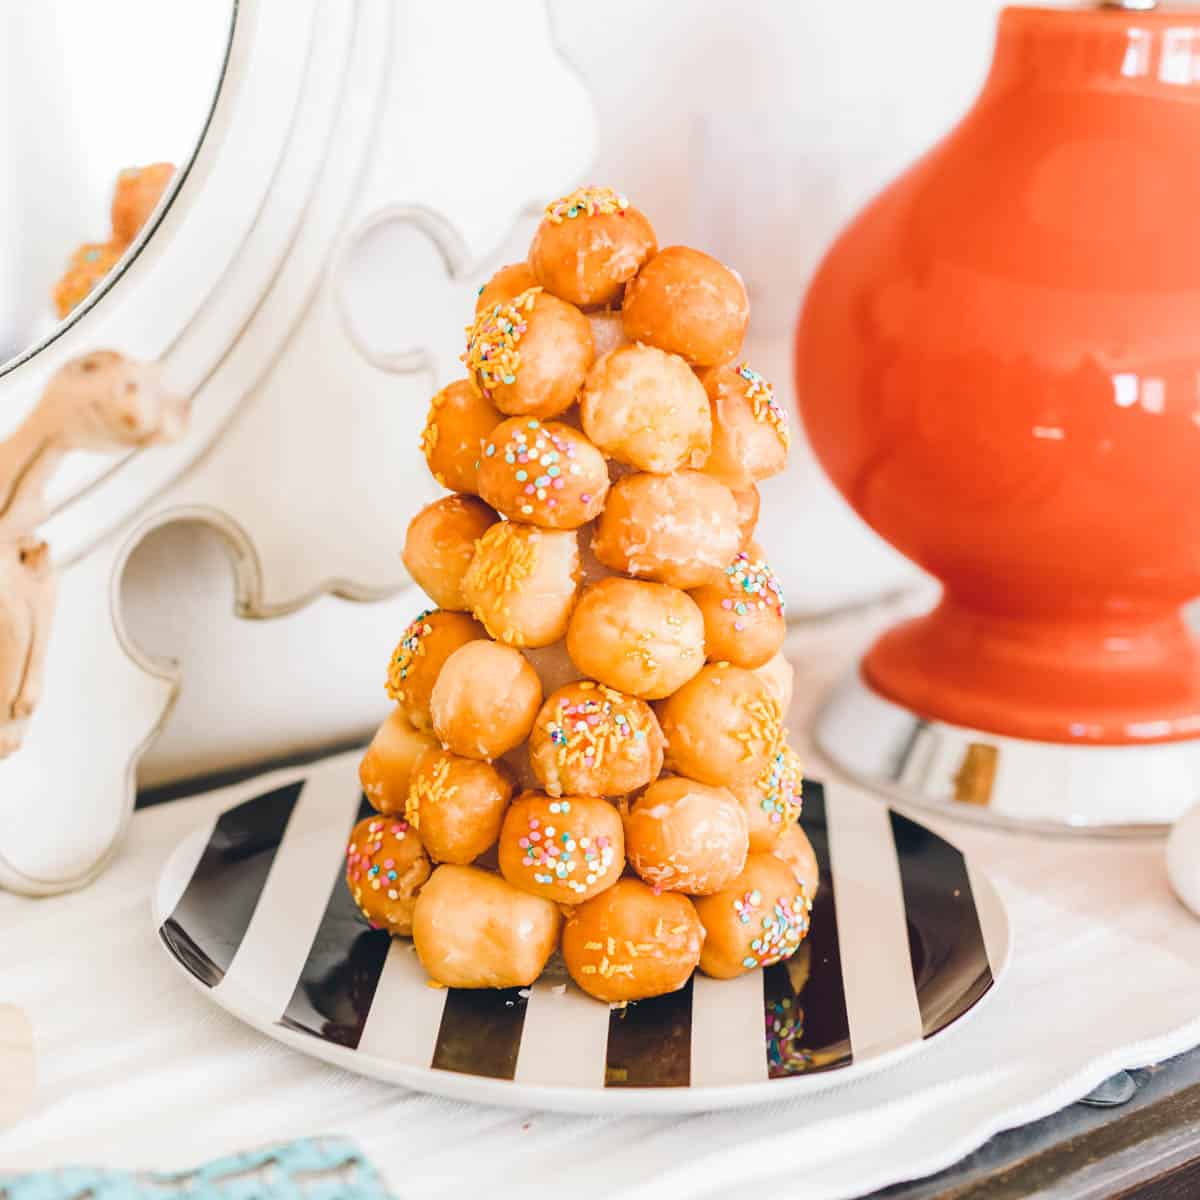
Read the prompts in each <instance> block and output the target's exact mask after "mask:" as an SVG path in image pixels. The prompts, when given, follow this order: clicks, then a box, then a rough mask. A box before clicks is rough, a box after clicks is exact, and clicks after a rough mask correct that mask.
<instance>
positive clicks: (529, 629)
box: [463, 521, 580, 646]
mask: <svg viewBox="0 0 1200 1200" xmlns="http://www.w3.org/2000/svg"><path fill="white" fill-rule="evenodd" d="M579 575H580V564H579V542H578V540H577V539H576V537H575V534H574V533H573V532H571V531H569V530H556V529H537V528H535V527H534V526H532V525H519V524H517V523H516V522H515V521H501V522H498V523H497V524H495V525H493V526H492V527H491V528H490V529H489V530H488V531H487V532H486V533H485V534H484V535H483V536H482V537H481V538H480V539H479V541H478V542H477V543H476V546H475V555H474V557H473V558H472V559H471V565H470V566H469V567H468V568H467V573H466V575H464V576H463V598H464V599H465V600H466V602H467V603H468V604H469V605H470V606H471V611H472V612H473V613H474V614H475V616H476V617H478V618H479V620H480V621H482V622H483V624H484V626H485V627H486V629H487V631H488V633H490V634H491V635H492V637H494V638H496V640H497V641H501V642H505V643H506V644H508V645H511V646H549V645H550V644H551V643H552V642H556V641H558V640H559V638H561V637H562V636H563V634H565V633H566V631H567V622H568V621H569V620H570V617H571V610H572V609H573V608H574V607H575V597H576V594H577V592H578V590H579Z"/></svg>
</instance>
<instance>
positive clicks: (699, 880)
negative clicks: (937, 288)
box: [347, 187, 817, 1004]
mask: <svg viewBox="0 0 1200 1200" xmlns="http://www.w3.org/2000/svg"><path fill="white" fill-rule="evenodd" d="M748 320H749V304H748V301H747V297H746V291H745V288H744V287H743V285H742V282H741V279H740V278H739V277H738V276H737V275H736V274H735V273H734V272H733V271H731V270H729V268H727V267H725V266H723V265H722V264H721V263H719V262H717V261H716V260H715V259H713V258H711V257H709V256H708V255H706V254H703V253H701V252H700V251H699V250H693V249H691V248H689V247H686V246H669V247H667V248H665V249H662V250H660V249H659V248H658V245H657V241H656V238H655V234H654V230H653V228H652V227H651V225H650V222H649V221H648V220H647V219H646V217H645V216H643V214H642V213H640V212H639V211H638V210H637V209H636V208H633V207H631V206H630V204H629V202H628V201H627V200H626V198H625V197H624V196H622V195H620V194H619V193H617V192H615V191H613V190H612V189H610V188H602V187H587V188H582V189H580V190H578V191H576V192H573V193H572V194H571V195H569V196H566V197H564V198H562V199H560V200H556V201H554V202H553V203H551V204H549V205H548V206H547V207H546V210H545V216H544V219H543V220H542V222H541V224H540V225H539V227H538V229H537V232H536V234H535V236H534V238H533V242H532V245H531V246H530V250H529V257H528V260H527V261H526V262H523V263H515V264H513V265H511V266H506V267H504V268H503V269H501V270H500V271H498V272H497V273H496V275H495V276H494V277H493V278H492V279H491V280H490V281H489V282H488V283H487V285H486V286H485V287H483V288H482V289H481V290H480V293H479V297H478V301H477V304H476V310H475V319H474V321H473V323H472V324H471V325H470V326H469V327H468V329H467V346H466V351H465V353H464V354H463V356H462V360H463V363H464V364H465V367H466V371H467V375H466V378H464V379H461V380H459V381H457V382H455V383H451V384H450V385H449V386H448V387H446V388H444V389H443V390H442V391H440V392H438V394H437V395H436V396H434V397H433V400H432V402H431V404H430V408H429V415H428V419H427V421H426V424H425V427H424V431H423V433H422V435H421V449H422V452H423V453H424V455H425V459H426V462H427V463H428V465H429V469H430V471H431V472H432V473H433V476H434V478H435V479H436V480H437V481H438V483H439V484H441V485H442V486H443V487H444V488H446V489H447V491H448V492H449V493H450V494H449V495H447V496H445V497H444V498H443V499H440V500H437V501H435V502H434V503H432V504H430V505H429V506H428V507H426V508H425V509H423V510H422V511H421V512H419V513H418V514H417V515H416V516H415V517H414V518H413V520H412V523H411V524H410V526H409V529H408V534H407V538H406V541H405V546H404V563H405V565H406V567H407V568H408V570H409V572H410V573H411V575H412V577H413V579H415V580H416V581H417V583H418V584H420V586H421V587H422V588H423V589H424V591H425V592H426V593H427V595H428V596H429V597H430V598H431V599H432V600H433V602H434V603H435V604H436V605H437V606H438V607H437V608H436V609H434V610H432V611H428V612H423V613H421V614H420V615H418V616H417V618H416V619H415V620H414V621H413V622H412V624H410V625H409V626H408V628H407V629H406V630H405V631H404V635H403V637H402V638H401V639H400V644H399V645H398V646H397V648H396V651H395V653H394V655H393V656H392V659H391V661H390V663H389V667H388V677H387V690H388V694H389V695H390V696H391V698H392V699H393V700H394V701H395V702H396V708H395V710H394V711H393V712H392V714H391V715H390V716H389V717H388V719H387V720H386V721H385V722H384V724H383V725H382V726H381V727H380V729H379V731H378V732H377V734H376V735H375V738H374V740H373V741H372V743H371V745H370V747H369V749H368V750H367V752H366V755H365V757H364V758H363V761H362V766H361V771H360V775H361V779H362V785H363V789H364V792H365V794H366V796H367V798H368V800H369V801H370V803H371V804H372V805H373V807H374V808H375V809H376V810H377V813H378V815H377V816H373V817H370V818H368V819H367V820H364V821H362V822H361V823H360V824H359V825H358V826H356V828H355V829H354V832H353V834H352V836H351V839H350V845H349V848H348V851H347V882H348V885H349V887H350V890H351V893H352V894H353V896H354V899H355V901H356V903H357V904H358V906H359V908H360V909H361V911H362V913H363V914H364V916H365V917H366V918H367V920H368V921H370V922H371V923H372V924H373V925H375V926H377V927H380V928H384V929H387V930H389V931H390V932H391V933H393V934H395V935H398V936H412V938H413V940H414V943H415V947H416V952H417V955H418V956H419V958H420V961H421V963H422V965H423V967H424V968H425V970H426V971H427V972H428V973H429V975H430V976H431V978H432V979H433V980H434V981H435V982H436V983H439V984H443V985H445V986H447V987H460V988H480V987H522V986H528V985H529V984H531V983H533V981H534V980H535V979H536V978H537V977H538V975H539V974H540V973H541V972H542V970H543V968H544V967H545V965H546V962H547V960H548V959H549V958H550V956H551V955H552V954H553V953H554V952H555V951H556V950H561V953H562V957H563V960H564V963H565V965H566V969H567V970H568V972H569V973H570V976H571V978H572V979H573V980H574V981H575V983H576V984H578V986H579V987H580V988H581V989H582V990H583V991H585V992H587V993H588V994H589V995H591V996H594V997H596V998H597V999H599V1000H602V1001H606V1002H608V1003H615V1004H620V1003H625V1002H628V1001H631V1000H639V999H644V998H647V997H650V996H656V995H661V994H663V993H666V992H670V991H673V990H675V989H677V988H679V987H682V986H683V985H684V984H685V983H686V982H687V980H688V978H689V977H690V976H691V974H692V972H693V971H694V970H695V969H696V968H697V967H698V968H699V969H700V970H701V971H703V972H705V973H706V974H708V975H711V976H714V977H717V978H722V979H725V978H733V977H735V976H738V975H741V974H744V973H745V972H747V971H752V970H755V969H757V968H759V967H763V966H768V965H770V964H771V963H775V962H778V961H780V960H782V959H785V958H787V957H789V956H790V955H791V954H793V953H794V952H795V951H796V949H797V948H798V947H799V945H800V943H801V941H802V940H803V938H804V937H805V935H806V934H807V932H808V924H809V914H810V910H811V907H812V898H813V895H814V893H815V889H816V887H817V871H816V862H815V858H814V856H813V853H812V848H811V846H810V845H809V844H808V841H807V839H806V837H805V835H804V832H803V830H802V829H801V828H800V826H799V825H798V824H797V820H796V818H797V817H798V815H799V810H800V802H801V768H800V763H799V761H798V759H797V757H796V755H795V753H794V752H793V751H792V749H791V747H789V745H788V744H787V741H786V739H785V735H784V722H783V717H784V713H785V711H786V709H787V705H788V702H789V700H790V693H791V687H792V671H791V667H790V666H789V665H788V663H787V661H786V660H785V659H784V657H783V655H782V653H781V647H782V645H783V640H784V633H785V626H784V610H783V597H782V595H781V593H780V589H779V584H778V582H777V580H776V578H775V575H774V574H773V573H772V571H771V569H770V567H769V566H768V565H767V562H766V560H765V558H764V556H763V552H762V550H761V549H760V547H759V546H758V545H757V544H756V543H755V542H754V540H753V538H754V528H755V523H756V520H757V517H758V507H759V497H758V492H757V489H756V484H757V483H758V481H759V480H761V479H764V478H766V477H767V476H769V475H773V474H775V473H776V472H778V471H779V470H781V469H782V468H783V465H784V463H785V461H786V458H787V450H788V428H787V421H786V418H785V416H784V413H783V411H782V409H781V408H780V406H779V404H778V403H777V402H776V399H775V394H774V391H773V390H772V388H771V385H770V384H769V383H768V382H767V381H766V380H765V379H763V378H762V376H761V375H759V374H758V373H757V372H756V371H754V370H752V369H751V368H750V367H749V366H748V365H746V364H745V363H744V362H738V361H737V360H738V356H739V353H740V351H741V347H742V341H743V338H744V336H745V332H746V326H747V322H748Z"/></svg>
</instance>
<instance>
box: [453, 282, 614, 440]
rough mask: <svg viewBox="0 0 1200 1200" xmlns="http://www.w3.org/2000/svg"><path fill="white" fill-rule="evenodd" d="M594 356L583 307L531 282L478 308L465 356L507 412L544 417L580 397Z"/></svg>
mask: <svg viewBox="0 0 1200 1200" xmlns="http://www.w3.org/2000/svg"><path fill="white" fill-rule="evenodd" d="M594 357H595V352H594V349H593V345H592V330H591V326H590V325H588V323H587V318H586V317H585V316H584V315H583V313H581V312H580V311H579V309H577V308H576V307H575V306H574V305H572V304H567V303H566V302H565V301H563V300H559V299H558V298H557V297H555V296H551V295H550V294H549V292H545V291H542V290H541V289H540V288H529V289H528V290H527V291H524V292H522V293H521V294H520V295H518V296H514V297H513V298H512V299H511V300H507V301H503V302H500V303H497V304H494V305H493V306H492V307H491V308H490V309H486V310H484V311H483V312H481V313H480V314H479V316H478V317H477V318H476V320H475V324H474V325H472V326H471V327H470V328H469V329H468V330H467V349H466V352H465V353H464V354H463V356H462V360H463V362H464V363H465V364H466V367H467V371H468V372H469V373H470V375H471V377H472V379H474V381H475V385H476V387H478V389H479V391H480V392H481V394H482V395H483V396H484V397H485V398H486V399H487V400H489V401H490V402H491V403H492V404H494V405H495V406H496V407H497V408H498V409H499V410H500V411H501V412H502V413H505V414H507V415H508V416H529V417H540V418H542V419H545V418H547V417H556V416H558V415H559V413H562V412H565V411H566V410H567V409H568V408H570V407H571V405H572V404H574V403H575V397H576V396H577V395H578V394H579V389H580V388H581V387H582V386H583V381H584V378H585V377H586V375H587V373H588V369H589V368H590V367H591V365H592V359H593V358H594Z"/></svg>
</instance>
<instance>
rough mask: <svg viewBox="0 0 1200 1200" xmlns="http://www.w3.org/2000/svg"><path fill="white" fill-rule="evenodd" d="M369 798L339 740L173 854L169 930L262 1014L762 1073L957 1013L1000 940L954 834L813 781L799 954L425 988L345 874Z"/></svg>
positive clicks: (502, 1054) (807, 1070) (896, 1044)
mask: <svg viewBox="0 0 1200 1200" xmlns="http://www.w3.org/2000/svg"><path fill="white" fill-rule="evenodd" d="M367 811H368V810H367V809H366V807H365V804H364V803H363V802H362V801H361V798H360V797H359V795H358V793H357V790H356V788H355V785H354V780H353V777H352V775H348V773H347V770H346V765H345V762H344V760H343V761H337V760H333V761H331V762H330V763H328V764H323V765H318V766H316V767H314V768H309V769H308V774H307V775H306V777H305V778H303V779H299V780H297V781H296V782H294V783H292V784H289V785H287V786H285V787H281V788H277V789H275V790H274V791H272V792H269V793H267V794H265V795H262V796H259V797H256V798H254V799H252V800H248V801H246V802H245V803H243V804H240V805H238V806H237V807H235V808H232V809H230V810H228V811H227V812H225V813H224V814H223V815H222V816H221V817H220V818H219V819H218V820H217V821H216V823H215V824H214V826H213V827H212V829H211V830H210V831H209V832H208V834H207V839H206V841H205V844H204V846H203V848H202V849H201V850H199V851H198V859H197V860H196V861H195V862H194V866H193V864H192V863H190V862H189V863H185V864H184V865H183V868H182V870H183V871H184V872H186V876H187V877H186V881H185V882H184V883H182V884H181V885H180V886H179V887H178V889H177V892H178V898H177V899H175V898H174V894H173V895H172V897H171V899H172V900H173V901H174V902H173V905H171V911H170V915H169V916H168V917H167V918H166V920H165V921H164V922H163V924H162V927H161V930H160V933H161V936H162V940H163V942H164V943H165V945H166V946H167V948H168V949H169V950H170V952H171V953H172V954H173V955H174V956H175V957H176V958H177V959H178V961H179V962H180V963H181V964H182V965H183V966H184V967H185V968H186V969H187V970H188V971H190V972H191V973H192V974H193V975H194V976H195V977H196V978H197V979H199V980H200V981H201V982H203V983H204V984H205V985H207V986H208V987H210V988H213V989H216V990H217V991H218V992H220V991H223V990H227V991H229V992H230V994H231V995H232V994H233V993H235V992H236V993H237V995H238V996H239V997H240V998H242V1001H243V1004H242V1007H243V1008H245V1007H246V998H247V997H251V998H252V1000H251V1001H250V1003H251V1005H252V1007H253V1009H254V1011H255V1013H256V1015H257V1017H258V1019H259V1021H260V1023H264V1024H265V1023H274V1024H277V1025H279V1026H282V1027H283V1028H286V1029H288V1030H291V1031H293V1032H298V1033H302V1034H304V1035H306V1036H308V1037H312V1038H317V1039H321V1040H323V1041H324V1042H327V1043H330V1044H332V1045H335V1046H339V1047H343V1048H346V1049H348V1050H352V1051H356V1052H358V1053H361V1054H364V1055H370V1056H371V1057H372V1058H374V1059H378V1060H383V1061H386V1062H388V1063H392V1064H398V1065H404V1066H409V1067H419V1068H431V1069H433V1070H437V1071H449V1072H456V1073H459V1074H466V1075H473V1076H477V1077H481V1078H487V1079H493V1080H513V1081H515V1082H517V1083H519V1084H537V1085H555V1086H564V1087H573V1088H579V1089H600V1088H650V1087H657V1088H688V1087H691V1088H705V1087H716V1086H728V1085H738V1084H753V1083H763V1082H766V1081H768V1080H771V1079H785V1078H789V1077H794V1076H797V1075H804V1074H811V1073H813V1072H820V1071H833V1070H837V1069H839V1068H843V1067H846V1066H848V1065H849V1064H851V1063H855V1062H858V1063H861V1062H865V1061H868V1060H871V1059H875V1058H879V1057H880V1056H882V1055H885V1054H888V1053H891V1052H893V1051H896V1050H900V1049H903V1048H905V1047H909V1046H912V1045H914V1044H916V1043H918V1042H920V1040H921V1039H922V1038H928V1037H931V1036H933V1035H935V1034H937V1033H938V1032H940V1031H941V1030H942V1029H945V1028H946V1027H947V1026H948V1025H950V1024H951V1023H952V1022H954V1021H955V1020H957V1019H958V1018H959V1017H960V1016H962V1015H963V1014H964V1013H965V1012H967V1011H968V1010H969V1009H970V1008H971V1007H972V1006H973V1005H974V1004H975V1003H977V1002H978V1001H979V999H980V998H981V997H982V996H983V995H984V994H985V993H986V992H987V991H988V989H989V988H990V987H991V986H992V984H993V981H994V975H993V972H994V970H998V968H999V966H1000V962H1001V959H1002V956H1003V955H1004V954H1005V953H1006V946H1007V933H1006V927H1005V922H1004V917H1003V913H1002V912H1001V911H1000V910H999V907H998V901H997V900H996V898H995V894H994V892H993V891H992V889H991V888H990V886H983V885H981V884H980V883H979V881H978V880H977V881H976V882H975V883H974V884H973V882H972V876H971V870H970V868H969V866H968V864H967V863H966V862H965V861H964V859H963V856H962V855H961V854H960V853H959V852H958V851H957V850H956V849H954V847H953V846H951V845H949V844H948V843H947V842H945V841H944V840H942V839H941V838H940V837H938V836H937V835H936V834H934V833H932V832H930V831H929V830H927V829H925V828H924V827H923V826H921V825H918V824H916V823H915V822H913V821H911V820H909V819H907V818H905V817H903V816H901V815H899V814H898V813H895V812H893V811H891V810H889V809H887V808H885V807H883V806H882V805H880V804H879V803H878V802H876V801H873V800H871V799H869V798H866V797H862V796H861V795H859V794H857V793H854V792H845V793H837V794H836V800H835V802H834V803H827V799H826V792H825V789H824V788H823V787H822V786H821V785H820V784H818V783H812V782H808V781H806V783H805V809H804V816H803V818H802V820H803V824H804V826H805V829H806V831H807V833H808V835H809V837H810V839H811V840H812V843H813V848H814V850H815V851H816V854H817V858H818V862H819V864H820V868H821V888H820V892H819V895H818V897H817V900H816V904H815V906H814V910H813V918H812V931H811V933H810V936H809V938H808V940H807V942H806V943H805V944H804V946H802V947H801V950H800V951H799V952H798V953H797V954H796V955H795V956H794V957H793V959H791V960H790V961H789V962H786V963H780V964H777V965H776V966H773V967H770V968H768V969H767V970H765V971H762V972H755V973H752V974H750V975H746V976H744V977H742V978H741V979H738V980H733V981H728V982H725V981H722V982H718V981H715V980H711V979H707V978H705V977H703V976H701V975H699V974H697V976H696V977H695V978H694V979H692V980H691V981H689V983H688V984H687V986H686V987H684V988H683V989H682V990H680V991H679V992H676V993H674V994H673V995H670V996H662V997H658V998H657V999H654V1000H646V1001H642V1002H640V1003H638V1004H633V1005H630V1006H628V1007H627V1008H624V1009H619V1010H611V1011H610V1010H609V1009H607V1008H606V1007H605V1006H603V1005H601V1004H598V1003H596V1002H595V1001H593V1000H590V999H588V998H587V997H585V996H584V995H583V994H582V993H581V992H579V991H578V990H577V989H576V988H575V987H574V985H573V984H571V982H570V980H569V979H568V977H567V976H566V973H565V971H563V969H562V967H561V965H560V964H558V963H557V960H556V961H555V962H553V963H552V964H551V966H550V968H548V970H547V972H546V974H545V975H544V976H543V978H542V979H540V980H539V981H538V982H537V983H536V984H535V985H534V986H533V987H532V988H522V989H519V990H517V989H514V990H509V991H470V990H459V989H442V988H436V987H430V986H429V984H428V982H427V979H426V976H425V973H424V971H423V970H422V969H421V966H420V963H419V962H418V961H417V958H416V955H415V953H414V952H413V950H412V946H411V943H409V942H407V941H402V940H394V941H393V940H392V939H390V938H389V937H388V935H387V934H386V933H385V932H383V931H376V930H371V929H369V928H368V927H367V925H366V924H365V922H364V921H363V919H362V918H361V916H360V915H359V913H358V912H357V910H356V909H355V906H354V904H353V902H352V901H351V899H350V895H349V892H348V891H347V889H346V887H345V885H344V882H343V876H342V870H343V849H344V846H345V842H346V838H347V835H348V833H349V830H350V828H351V825H352V823H353V822H354V821H355V820H356V819H358V818H359V817H361V816H363V815H365V814H366V812H367ZM977 891H978V892H979V893H980V894H981V896H982V898H983V903H982V904H978V905H977V903H976V899H975V894H976V892H977Z"/></svg>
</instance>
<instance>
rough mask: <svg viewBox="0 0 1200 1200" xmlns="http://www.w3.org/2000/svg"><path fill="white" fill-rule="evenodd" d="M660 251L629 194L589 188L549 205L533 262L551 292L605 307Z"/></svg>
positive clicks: (536, 236)
mask: <svg viewBox="0 0 1200 1200" xmlns="http://www.w3.org/2000/svg"><path fill="white" fill-rule="evenodd" d="M657 249H658V243H657V241H656V240H655V237H654V230H653V228H651V225H650V222H649V221H647V220H646V218H645V217H644V216H643V215H642V214H641V213H640V212H638V210H637V209H636V208H633V207H631V206H630V204H629V201H628V200H627V199H626V198H625V197H624V196H622V195H621V194H620V193H619V192H614V191H613V190H612V188H604V187H586V188H579V189H578V190H576V191H574V192H572V193H571V194H570V195H569V196H564V197H563V198H562V199H561V200H555V201H553V202H551V203H550V204H547V205H546V215H545V216H544V217H543V218H542V223H541V224H540V225H539V226H538V227H537V231H536V232H535V233H534V235H533V243H532V244H531V245H530V247H529V265H530V266H531V267H532V268H533V273H534V275H535V276H536V277H537V281H538V283H540V284H541V285H542V287H544V288H545V289H546V291H548V292H551V293H552V294H553V295H555V296H558V297H559V298H560V299H562V300H567V301H570V303H572V304H576V305H578V306H579V307H580V308H600V307H603V306H604V305H606V304H612V303H613V302H614V301H616V300H619V299H620V298H621V292H622V291H623V290H624V287H625V284H626V283H627V282H628V281H629V280H630V279H632V278H633V277H634V276H635V275H636V274H637V273H638V270H639V268H640V267H641V266H642V264H643V263H645V262H646V261H647V260H648V259H649V258H650V257H651V256H652V255H653V254H654V252H655V251H656V250H657Z"/></svg>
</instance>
